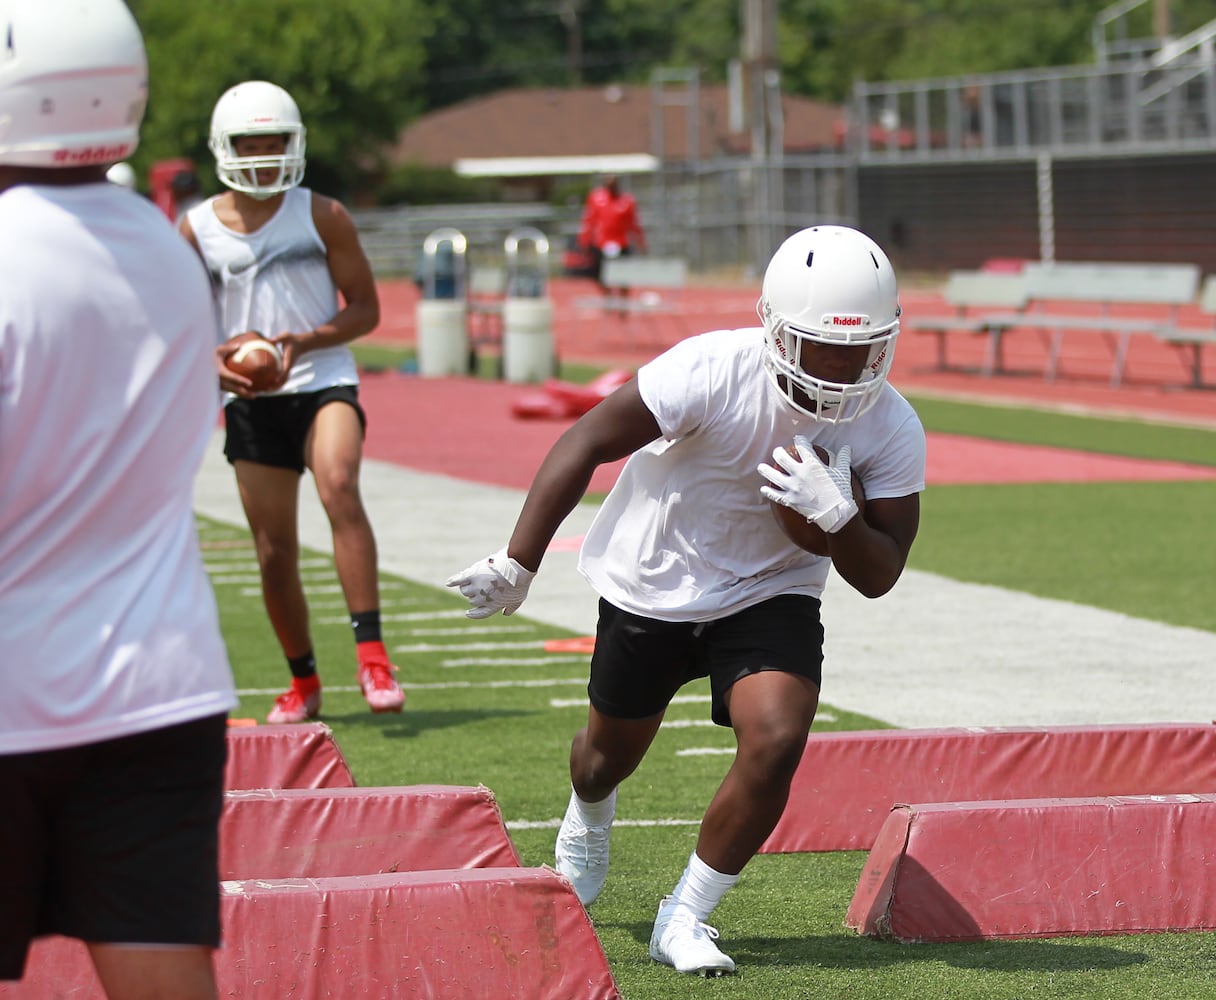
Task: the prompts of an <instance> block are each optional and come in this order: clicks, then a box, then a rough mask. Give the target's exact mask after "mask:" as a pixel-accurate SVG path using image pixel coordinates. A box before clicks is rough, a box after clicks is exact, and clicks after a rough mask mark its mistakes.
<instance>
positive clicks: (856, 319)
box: [824, 316, 870, 326]
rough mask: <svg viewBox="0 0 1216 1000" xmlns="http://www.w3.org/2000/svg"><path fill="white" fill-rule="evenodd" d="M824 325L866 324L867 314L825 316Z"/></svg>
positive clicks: (868, 321) (867, 323)
mask: <svg viewBox="0 0 1216 1000" xmlns="http://www.w3.org/2000/svg"><path fill="white" fill-rule="evenodd" d="M824 319H825V320H826V322H825V324H824V325H825V326H868V325H869V323H870V317H869V316H825V317H824Z"/></svg>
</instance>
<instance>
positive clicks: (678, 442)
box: [448, 226, 925, 975]
mask: <svg viewBox="0 0 1216 1000" xmlns="http://www.w3.org/2000/svg"><path fill="white" fill-rule="evenodd" d="M759 312H760V317H761V320H762V322H763V325H762V327H756V328H751V329H745V330H719V331H716V332H712V333H705V334H702V335H701V336H698V337H692V338H690V339H688V340H685V341H683V342H681V343H679V344H677V345H676V346H675V347H673V348H671V349H670V350H669V351H667V352H666V353H664V354H662V355H660V356H659V357H658V358H656V359H655V360H653V361H651V362H650V363H649V364H646V365H644V366H642V368H641V369H640V370H639V371H638V375H637V378H636V380H634V381H633V382H631V383H629V384H627V385H625V386H623V387H622V388H621V389H619V390H617V391H616V392H615V393H614V394H613V395H611V396H609V397H608V399H606V400H605V401H604V402H603V403H600V404H599V405H598V406H596V407H595V409H593V410H591V411H590V412H589V413H587V414H586V415H585V416H583V417H582V418H580V419H579V420H578V421H577V422H576V423H575V424H574V425H573V426H572V427H571V428H570V429H569V430H567V431H566V432H565V433H564V434H563V435H562V437H561V438H560V439H559V440H558V442H557V443H556V444H555V445H554V447H553V449H552V450H551V451H550V452H549V454H548V455H547V456H546V458H545V460H544V462H543V463H542V464H541V467H540V470H539V471H538V472H537V475H536V478H535V479H534V481H533V483H532V488H531V490H530V491H529V493H528V497H527V500H526V501H525V502H524V506H523V511H522V512H521V514H520V516H519V520H518V521H517V523H516V525H515V530H514V532H513V533H512V535H511V539H510V542H509V543H508V545H507V546H506V548H504V549H502V550H501V551H499V552H496V553H495V554H494V555H492V556H489V557H488V558H486V559H483V560H482V561H481V562H479V563H476V564H474V565H473V566H470V567H469V568H468V569H466V570H464V571H463V572H461V573H458V574H456V575H455V576H453V577H452V578H451V579H450V580H448V585H449V586H454V587H458V588H459V589H460V592H461V593H462V594H463V595H464V596H465V597H467V598H468V599H469V601H470V603H471V604H472V608H471V609H470V610H469V612H468V615H469V617H471V618H484V617H487V616H489V615H492V614H493V613H494V612H496V611H500V610H501V611H502V612H503V613H504V614H512V613H513V612H514V611H515V610H516V609H518V608H519V606H520V604H521V603H522V602H523V600H524V598H525V597H526V596H527V592H528V587H529V585H530V583H531V581H532V578H533V575H534V573H535V571H536V570H537V569H538V567H539V566H540V562H541V558H542V557H543V555H544V552H545V548H546V546H547V545H548V543H549V541H550V540H551V539H552V537H553V534H554V532H555V531H556V530H557V528H558V526H559V525H560V524H561V522H562V520H563V519H564V518H565V517H566V515H567V514H568V513H569V512H570V511H571V509H573V507H574V505H575V504H576V503H578V501H579V499H580V497H581V496H582V495H583V492H584V491H585V490H586V488H587V484H588V482H589V481H590V479H591V475H592V473H593V472H594V470H595V468H596V467H597V466H598V465H600V464H602V463H604V462H611V461H614V460H616V459H619V458H622V457H624V456H626V455H628V456H630V457H629V460H628V462H627V463H626V464H625V467H624V469H623V470H622V472H621V475H620V478H619V479H618V481H617V484H616V486H615V487H614V488H613V489H612V491H611V492H610V493H609V495H608V497H607V499H605V501H604V503H603V506H602V507H601V508H600V511H599V513H598V515H597V517H596V519H595V521H594V523H593V524H592V527H591V530H590V531H589V532H588V533H587V537H586V540H585V541H584V543H583V547H582V551H581V553H580V556H579V568H580V570H581V571H582V573H583V575H584V576H585V577H586V578H587V579H588V581H589V582H590V583H591V585H592V587H593V588H594V589H595V590H596V592H597V593H598V594H599V595H600V602H599V624H598V627H597V634H596V643H595V653H594V654H593V656H592V659H591V682H590V684H589V685H588V694H589V696H590V701H591V705H590V709H589V713H588V720H587V725H586V727H585V728H584V729H582V730H580V731H579V732H578V733H577V734H576V735H575V737H574V741H573V744H572V746H571V749H570V779H571V784H572V785H573V794H572V796H571V799H570V803H569V807H568V809H567V812H566V816H565V819H564V820H563V822H562V826H561V829H560V830H559V831H558V836H557V844H556V850H555V853H556V860H557V869H558V871H560V872H562V873H563V874H564V875H566V876H567V877H568V878H569V879H570V880H571V881H572V882H573V884H574V888H575V890H576V891H577V892H578V896H579V899H581V900H582V901H583V903H584V904H589V903H591V902H592V901H593V900H594V899H595V898H596V896H597V895H598V894H599V892H600V890H601V888H602V887H603V885H604V880H605V877H606V875H607V873H608V837H609V829H610V827H611V825H612V820H613V816H614V814H615V809H616V796H617V786H618V785H619V784H620V783H621V782H622V781H623V780H624V779H625V778H627V777H629V775H630V774H632V773H633V771H634V770H635V769H636V768H637V766H638V764H639V763H641V761H642V758H643V756H644V755H645V753H646V751H647V749H648V748H649V747H650V744H651V741H652V740H653V739H654V737H655V734H656V733H657V732H658V730H659V726H660V725H661V723H662V721H663V714H664V712H665V711H666V709H667V706H668V704H669V703H670V702H671V699H672V696H673V695H674V694H675V693H676V692H677V691H678V690H679V689H680V687H681V686H682V685H684V684H686V683H687V682H688V681H690V680H693V679H694V678H699V677H709V680H710V687H711V691H712V696H713V706H712V711H711V714H712V718H713V721H714V722H716V723H718V724H719V725H723V726H730V727H731V728H732V729H733V730H734V733H735V737H736V740H737V743H738V751H737V753H736V756H735V760H734V763H733V764H732V765H731V767H730V769H729V771H728V772H727V774H726V777H725V778H724V780H723V781H722V784H721V785H720V786H719V788H718V790H717V793H716V794H715V795H714V797H713V800H712V801H711V802H710V804H709V808H708V810H707V811H706V813H705V816H704V818H703V820H702V823H701V830H700V834H699V837H698V840H697V847H696V850H695V851H694V852H693V854H692V856H691V857H690V858H689V861H688V865H687V867H686V868H685V870H684V873H683V875H682V876H681V878H680V880H679V882H678V884H677V885H676V887H675V889H674V890H672V893H671V894H670V895H669V896H666V897H664V898H663V900H662V901H661V903H660V904H659V909H658V914H657V916H656V919H655V923H654V930H653V933H652V936H651V939H650V954H651V956H652V957H653V958H654V959H655V960H656V961H659V962H662V963H665V964H667V965H670V966H672V967H674V968H675V969H677V970H679V971H680V972H691V973H700V974H703V975H721V974H722V973H726V972H733V971H734V968H735V963H734V961H733V960H732V959H731V958H730V957H729V956H728V955H726V954H724V953H723V952H722V951H720V950H719V949H718V947H717V945H716V944H715V943H714V941H715V939H716V938H717V937H718V933H717V931H716V930H715V929H714V928H712V927H710V926H709V925H708V924H707V923H706V920H707V919H708V917H709V915H710V913H711V912H712V911H713V909H714V907H716V906H717V904H718V902H719V901H720V900H721V899H722V897H723V895H724V894H725V893H726V891H727V889H729V888H730V887H731V886H732V885H733V884H734V883H735V881H736V880H737V879H738V877H739V873H740V872H741V871H742V870H743V867H744V865H746V864H747V862H748V860H750V859H751V857H752V856H753V855H754V854H755V853H756V852H757V851H758V850H759V848H760V847H761V845H762V844H763V843H764V841H765V839H766V838H767V837H768V836H769V834H770V833H771V832H772V831H773V828H774V827H775V826H776V824H777V821H778V819H779V818H780V817H781V813H782V811H783V810H784V808H785V804H786V799H787V798H788V795H789V789H790V783H791V781H792V779H793V776H794V772H795V770H796V769H797V767H798V763H799V761H800V760H801V759H802V752H803V749H804V747H805V744H806V738H807V734H808V732H809V731H810V728H811V722H812V720H813V719H814V717H815V710H816V708H817V706H818V703H819V686H820V680H821V666H822V660H823V628H822V625H821V624H820V615H819V611H820V607H819V599H820V596H821V594H822V593H823V588H824V584H825V582H826V580H827V576H828V570H829V568H830V567H831V566H832V565H834V566H835V568H836V570H837V572H838V573H839V574H840V576H841V577H842V578H843V579H844V580H846V581H847V582H848V583H849V584H850V585H851V586H853V587H854V588H856V589H857V590H858V591H859V592H860V593H862V594H864V595H866V596H867V597H878V596H880V595H882V594H884V593H886V592H887V591H888V590H890V589H891V587H893V586H894V585H895V582H896V581H897V580H898V579H899V576H900V574H901V573H902V572H903V568H904V563H905V561H906V559H907V556H908V552H909V550H910V548H911V546H912V542H913V540H914V539H915V537H916V533H917V529H918V526H919V520H920V492H921V491H922V490H923V489H924V475H925V438H924V430H923V429H922V427H921V424H920V420H919V419H918V418H917V416H916V413H915V412H914V411H913V409H912V407H911V406H910V405H909V404H908V402H907V401H906V400H905V399H904V398H903V397H902V396H901V395H900V394H899V393H898V392H897V391H896V390H895V389H894V388H893V387H892V386H891V385H890V384H889V383H888V382H887V373H888V372H889V371H890V368H891V362H892V358H893V356H894V350H895V340H896V337H897V336H898V333H899V313H900V310H899V299H898V292H897V287H896V279H895V273H894V271H893V270H892V268H891V264H890V262H889V261H888V260H887V257H886V255H885V254H884V253H883V251H882V250H881V249H880V248H879V247H878V245H877V244H875V243H874V242H873V240H871V239H870V238H869V237H868V236H865V235H864V234H862V233H860V232H857V231H856V230H853V229H846V228H843V227H838V226H819V227H816V228H813V229H805V230H802V231H801V232H798V233H795V234H794V235H792V236H791V237H789V238H788V239H787V240H786V241H785V242H784V243H783V244H782V245H781V246H780V247H779V248H778V249H777V251H776V253H775V254H774V255H773V257H772V260H771V261H770V263H769V265H768V267H767V269H766V271H765V275H764V283H763V292H762V295H761V298H760V302H759ZM791 445H792V446H794V447H796V449H797V451H798V460H795V458H793V457H791V456H789V455H787V453H786V450H785V449H786V447H787V446H791ZM815 446H818V447H822V448H823V449H824V450H825V452H826V454H827V455H828V456H829V458H828V461H827V462H826V463H825V462H823V461H821V460H820V459H819V457H817V455H816V453H815V451H814V447H815ZM770 463H771V464H770ZM854 469H855V470H856V472H857V474H858V476H859V478H860V480H861V482H862V483H863V486H864V490H865V494H866V508H865V515H864V516H861V515H859V513H858V504H857V501H856V500H855V499H854V497H853V493H852V489H853V487H852V470H854ZM770 501H774V502H776V503H778V504H780V505H782V506H785V507H789V508H791V509H792V510H795V511H797V512H798V513H799V514H800V515H801V516H802V517H803V518H805V519H806V521H807V522H810V523H812V524H813V525H815V526H816V527H817V528H818V529H822V531H821V532H819V535H820V537H821V538H825V539H826V541H825V544H826V547H827V551H828V553H829V554H828V555H826V556H823V555H815V554H813V553H812V552H809V551H806V550H804V549H803V548H800V547H798V546H796V545H795V544H794V543H793V542H792V541H790V539H789V538H788V537H787V536H786V534H785V532H784V531H783V530H782V529H781V528H780V527H779V526H778V523H777V520H776V518H775V517H774V516H773V512H772V510H771V509H770Z"/></svg>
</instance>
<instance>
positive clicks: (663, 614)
mask: <svg viewBox="0 0 1216 1000" xmlns="http://www.w3.org/2000/svg"><path fill="white" fill-rule="evenodd" d="M764 350H765V346H764V333H763V331H762V330H761V329H759V328H753V329H745V330H718V331H715V332H713V333H706V334H702V335H701V336H698V337H691V338H689V339H687V340H684V341H681V342H680V343H679V344H677V345H676V346H675V347H673V348H671V349H670V350H668V351H666V352H665V353H663V354H662V355H660V356H659V357H657V358H655V359H654V360H653V361H651V362H649V363H648V364H646V365H643V366H642V368H641V369H639V371H638V376H637V378H638V389H639V391H640V392H641V395H642V400H643V401H644V402H645V403H646V406H647V407H648V408H649V409H650V411H651V412H652V413H653V414H654V416H655V419H656V420H657V421H658V424H659V428H660V430H661V431H662V433H663V437H662V438H661V439H659V440H657V441H654V442H653V443H651V444H649V445H647V446H646V447H645V448H642V449H640V450H638V451H637V452H635V453H634V454H633V455H631V456H630V458H629V460H628V461H627V462H626V463H625V466H624V468H623V469H622V470H621V475H620V477H619V478H618V480H617V482H616V485H615V486H614V487H613V488H612V491H611V492H610V493H609V494H608V496H607V498H606V499H605V500H604V503H603V505H602V506H601V507H600V510H599V513H598V514H597V515H596V517H595V520H594V522H593V523H592V525H591V529H590V530H589V531H588V533H587V537H586V539H585V540H584V542H583V547H582V551H581V553H580V555H579V569H580V571H581V572H582V574H583V575H584V576H585V577H586V578H587V580H588V581H589V582H590V584H591V586H592V587H593V588H594V589H595V590H596V592H597V593H599V594H600V596H602V597H603V598H604V599H605V600H607V601H608V602H609V603H610V604H614V605H616V606H617V607H619V608H623V609H624V610H626V611H630V612H632V613H634V614H638V615H644V616H646V617H648V618H657V619H660V620H662V621H691V622H698V621H713V620H716V619H719V618H724V617H726V616H727V615H731V614H734V613H736V612H738V611H742V610H743V609H744V608H748V607H751V606H752V605H754V604H757V603H759V602H760V601H764V600H767V599H768V598H770V597H775V596H777V595H779V594H809V595H811V596H813V597H819V596H820V595H821V594H822V593H823V588H824V583H825V582H826V580H827V576H828V570H829V568H830V566H831V561H830V560H829V559H827V558H824V557H820V556H815V555H812V554H810V553H808V552H804V551H803V550H802V549H799V548H798V547H796V546H795V545H793V544H792V543H791V542H790V541H789V540H788V539H787V538H786V537H785V535H784V534H783V533H782V531H781V529H780V527H779V526H778V525H777V521H776V519H775V518H774V516H773V513H772V511H771V510H770V508H769V501H768V500H767V499H766V498H765V497H764V496H763V494H761V492H760V487H761V485H763V484H764V482H765V480H764V478H763V477H762V476H761V475H760V473H759V472H757V471H756V466H758V465H759V464H760V463H761V462H768V463H769V464H771V463H772V454H773V449H774V448H776V447H777V446H778V445H784V444H789V443H790V442H792V441H793V439H794V435H795V434H803V435H805V436H806V437H807V438H809V439H810V440H811V441H812V442H813V443H815V444H819V445H822V446H823V447H824V448H826V449H827V450H828V451H829V452H831V453H832V454H835V453H836V452H837V451H838V450H839V449H840V447H841V446H842V445H845V444H848V445H851V446H852V449H853V468H855V469H856V470H857V474H858V475H859V476H860V477H861V480H862V482H863V483H864V484H865V490H866V497H867V498H868V499H878V498H884V497H901V496H908V495H909V494H912V493H917V492H920V491H921V490H923V489H924V488H925V433H924V429H923V427H922V426H921V423H920V419H919V418H918V417H917V415H916V411H915V410H913V409H912V406H911V405H910V404H909V403H908V401H907V400H906V399H904V398H903V396H901V395H900V394H899V393H898V392H897V391H896V390H895V389H894V388H893V387H892V386H891V385H889V384H888V385H885V386H884V387H883V390H882V393H881V395H880V396H879V399H878V401H877V402H876V403H875V404H874V406H873V407H871V408H870V409H869V410H868V411H866V412H865V413H864V414H862V415H861V416H860V417H859V418H858V419H856V420H854V421H853V422H851V423H846V424H820V423H818V422H817V421H816V420H815V419H814V418H812V417H810V416H807V415H806V414H804V413H801V412H799V411H798V410H796V409H794V408H793V407H792V406H791V405H790V404H789V403H788V402H786V401H785V400H784V399H783V398H782V397H781V394H780V393H779V392H778V391H777V387H776V386H775V385H773V383H772V381H771V379H770V377H769V375H768V373H767V372H766V371H765V368H764Z"/></svg>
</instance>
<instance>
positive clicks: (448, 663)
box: [439, 655, 587, 704]
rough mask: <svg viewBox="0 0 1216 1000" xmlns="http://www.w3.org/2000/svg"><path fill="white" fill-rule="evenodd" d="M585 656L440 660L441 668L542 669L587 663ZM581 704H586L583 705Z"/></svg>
mask: <svg viewBox="0 0 1216 1000" xmlns="http://www.w3.org/2000/svg"><path fill="white" fill-rule="evenodd" d="M586 662H587V658H586V657H585V656H552V655H550V656H466V657H465V658H464V659H462V660H440V661H439V665H440V666H441V667H542V666H547V665H548V664H550V663H586ZM581 704H585V702H584V703H581Z"/></svg>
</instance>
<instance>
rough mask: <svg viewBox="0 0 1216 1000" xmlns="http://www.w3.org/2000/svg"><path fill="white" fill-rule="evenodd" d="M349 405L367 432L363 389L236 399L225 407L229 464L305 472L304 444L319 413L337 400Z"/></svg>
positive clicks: (337, 388) (341, 387)
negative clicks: (271, 466)
mask: <svg viewBox="0 0 1216 1000" xmlns="http://www.w3.org/2000/svg"><path fill="white" fill-rule="evenodd" d="M335 400H336V401H338V402H342V403H349V404H350V405H351V406H353V407H354V408H355V412H356V413H357V414H358V415H359V423H360V424H362V425H363V429H364V431H366V430H367V415H366V414H365V413H364V412H363V407H361V406H360V405H359V387H358V386H356V385H335V386H332V387H330V388H329V389H321V390H319V391H318V392H298V393H292V394H291V395H288V396H255V397H254V398H253V399H239V398H238V399H233V400H231V401H230V402H229V403H228V405H227V406H225V407H224V424H225V426H226V428H227V431H228V435H227V438H226V440H225V442H224V455H225V456H226V457H227V459H228V461H229V462H236V461H238V460H245V461H248V462H257V464H258V465H273V466H275V467H276V468H280V469H294V470H295V471H296V472H299V473H303V472H304V442H305V441H306V440H307V439H308V432H309V431H310V430H311V429H312V422H313V420H314V419H315V418H316V416H317V411H318V410H319V409H321V407H322V406H324V405H325V404H326V403H332V402H334V401H335Z"/></svg>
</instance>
